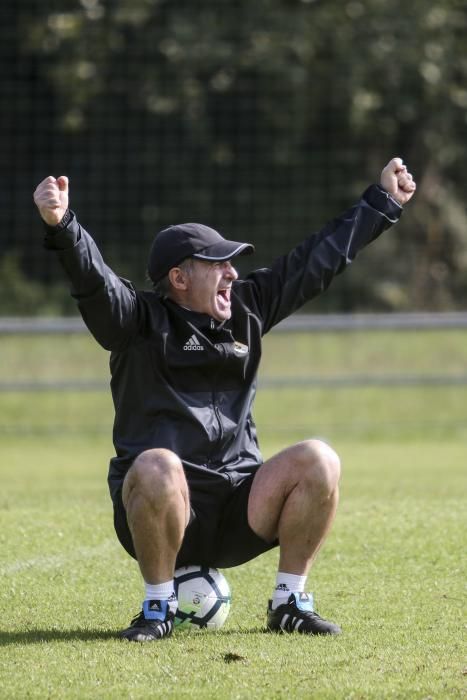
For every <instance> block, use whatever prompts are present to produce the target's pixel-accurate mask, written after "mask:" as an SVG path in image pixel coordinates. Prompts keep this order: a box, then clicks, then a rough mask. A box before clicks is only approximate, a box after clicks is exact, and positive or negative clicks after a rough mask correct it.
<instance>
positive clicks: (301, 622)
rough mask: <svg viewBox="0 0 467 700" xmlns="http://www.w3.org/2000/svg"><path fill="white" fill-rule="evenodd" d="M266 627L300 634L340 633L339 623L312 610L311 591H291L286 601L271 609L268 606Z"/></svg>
mask: <svg viewBox="0 0 467 700" xmlns="http://www.w3.org/2000/svg"><path fill="white" fill-rule="evenodd" d="M267 628H268V630H270V631H271V632H300V633H301V634H340V633H341V632H342V630H341V628H340V627H339V625H336V624H334V622H328V621H327V620H323V618H322V617H320V616H319V615H318V613H316V612H314V610H313V596H312V595H311V593H291V594H290V596H289V599H288V601H287V603H283V604H282V605H279V606H278V607H277V608H276V609H275V610H273V609H272V601H271V600H270V601H269V606H268V622H267Z"/></svg>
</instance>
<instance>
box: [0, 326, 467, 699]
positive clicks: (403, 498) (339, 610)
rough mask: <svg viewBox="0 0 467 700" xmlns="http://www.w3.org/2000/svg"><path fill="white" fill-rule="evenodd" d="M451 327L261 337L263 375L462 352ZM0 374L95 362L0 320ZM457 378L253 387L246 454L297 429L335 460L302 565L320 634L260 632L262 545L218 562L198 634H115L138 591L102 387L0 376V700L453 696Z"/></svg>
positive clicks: (420, 366) (415, 363)
mask: <svg viewBox="0 0 467 700" xmlns="http://www.w3.org/2000/svg"><path fill="white" fill-rule="evenodd" d="M466 340H467V337H466V334H465V333H461V332H451V333H434V332H428V333H413V334H411V333H403V334H394V333H393V334H390V333H388V334H386V333H384V334H382V333H358V334H342V335H339V334H320V335H319V336H318V335H316V336H315V335H301V336H297V337H289V336H275V337H272V336H271V339H270V341H268V343H267V345H266V350H265V358H264V372H263V377H264V378H265V379H268V378H272V379H275V378H278V377H285V376H287V377H289V378H290V377H291V378H292V379H294V378H300V377H306V376H308V377H312V376H320V377H323V376H325V377H337V376H342V375H344V374H346V375H349V374H350V375H354V376H360V375H363V374H369V373H370V374H371V373H373V374H374V375H375V376H376V375H377V374H378V373H384V374H385V375H388V374H389V375H391V374H392V375H393V376H396V375H397V376H399V375H401V374H414V373H415V374H416V373H419V374H421V375H428V374H429V373H432V374H444V375H446V376H447V377H454V376H456V375H459V374H461V373H463V372H464V373H465V372H466V370H467V342H466ZM1 343H2V358H3V360H6V361H5V362H4V361H3V360H2V364H1V368H0V381H11V380H12V379H15V381H18V382H20V381H22V380H30V379H31V378H33V379H35V380H37V379H39V380H47V379H53V380H56V379H69V378H77V377H78V378H80V379H83V380H89V379H93V380H99V381H100V380H105V379H106V364H107V357H106V354H105V353H103V352H101V351H99V350H98V349H96V348H95V347H94V345H93V344H92V342H91V341H90V340H89V339H88V338H86V337H84V336H70V337H69V338H59V337H58V338H57V337H49V338H45V339H43V338H32V337H31V338H26V337H23V338H13V337H11V338H3V339H2V340H1ZM466 393H467V389H466V387H465V386H464V385H461V384H458V385H456V384H455V383H451V384H449V383H447V384H446V385H444V384H442V383H441V384H436V385H430V384H429V383H427V384H426V385H421V386H418V385H406V386H404V385H402V386H395V385H394V386H391V385H389V386H387V385H385V386H374V385H370V386H342V387H340V388H339V387H334V388H332V387H322V386H312V385H311V386H306V384H305V383H304V385H303V387H302V388H300V387H297V386H293V387H291V388H287V387H285V388H281V389H280V390H277V389H274V388H270V387H269V388H268V387H267V385H266V384H265V387H264V389H263V390H262V392H261V393H260V394H259V397H258V402H257V408H256V419H257V423H258V428H259V433H260V436H262V438H263V439H262V447H263V451H264V453H265V455H266V456H269V455H270V454H273V453H274V452H275V451H277V450H278V449H280V448H281V447H283V446H285V445H287V444H289V443H292V442H294V441H296V440H299V439H302V438H304V437H308V436H310V435H320V436H323V437H325V438H327V439H329V440H330V441H331V442H332V444H333V445H334V447H335V448H336V449H337V451H338V452H339V453H340V455H341V457H342V462H343V480H342V490H341V494H342V498H341V506H340V509H339V513H338V517H337V520H336V524H335V527H334V529H333V531H332V534H331V536H330V538H329V540H328V542H327V544H326V546H325V548H324V549H323V550H322V552H321V554H320V557H319V559H318V561H317V563H316V565H315V567H314V569H313V571H312V574H311V575H310V578H309V588H310V590H313V591H314V593H315V598H316V602H317V608H318V610H319V611H320V612H321V613H322V614H323V615H324V616H329V617H330V618H331V619H334V620H335V621H337V622H339V623H340V624H341V625H342V627H343V629H344V634H343V635H342V636H341V637H339V638H335V639H321V638H316V639H315V638H309V639H308V638H302V637H299V636H297V637H295V636H275V635H269V634H266V633H265V632H264V624H265V606H266V600H267V598H268V596H269V595H270V592H271V588H272V586H273V582H274V576H275V569H276V562H277V553H276V552H271V553H269V554H267V555H263V556H262V557H259V558H258V559H256V560H254V561H252V562H250V563H249V564H247V565H245V566H243V567H238V568H235V569H229V570H224V573H225V575H226V576H227V578H228V580H229V582H230V584H231V588H232V593H233V606H232V612H231V614H230V617H229V619H228V621H227V623H226V625H225V627H224V628H223V629H222V630H220V631H219V632H218V633H206V634H204V633H199V634H189V633H178V634H175V635H174V636H173V637H172V638H171V639H169V640H165V641H164V642H161V643H159V644H153V645H146V646H144V645H130V644H128V643H124V642H121V641H120V640H118V639H117V638H116V634H117V633H118V631H119V630H120V629H122V628H123V627H124V626H126V625H127V624H128V622H129V620H130V618H131V617H132V616H133V615H134V614H135V613H136V612H137V611H138V609H139V607H140V604H141V593H142V586H141V582H140V577H139V574H138V570H137V567H136V565H135V563H134V562H133V561H132V560H130V559H129V558H128V557H127V556H126V554H125V553H124V551H123V550H122V549H121V548H120V547H119V545H118V543H117V542H116V538H115V536H114V533H113V528H112V522H111V511H110V501H109V498H108V495H107V487H106V470H107V462H108V458H109V456H110V455H111V454H112V446H111V442H110V430H111V418H112V415H111V403H110V399H109V397H108V395H107V394H106V393H105V392H99V391H94V392H79V391H74V392H71V391H46V392H34V391H16V392H5V393H2V394H0V451H1V462H0V470H1V479H2V489H1V492H0V539H1V548H0V552H1V554H0V557H1V558H0V580H1V584H2V585H1V588H0V606H1V607H0V610H1V619H2V624H1V632H0V645H1V649H0V698H8V699H9V698H143V697H157V698H159V697H160V698H162V697H170V698H178V697H180V698H181V697H192V698H221V699H222V698H245V699H247V698H285V697H289V698H410V699H411V698H417V699H418V698H419V699H422V698H424V699H426V700H428V698H440V699H441V698H458V697H459V698H460V697H465V696H466V694H467V688H466V679H467V675H466V674H467V661H466V659H465V641H466V635H465V623H466V619H465V601H466V598H465V580H466V579H465V574H466V566H465V565H466V557H465V533H466V524H467V517H466V508H465V494H466V461H467V460H466V458H467V449H466V438H467V396H466Z"/></svg>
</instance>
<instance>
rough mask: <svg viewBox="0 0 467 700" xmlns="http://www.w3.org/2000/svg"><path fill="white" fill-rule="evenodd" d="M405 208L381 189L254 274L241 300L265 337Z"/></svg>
mask: <svg viewBox="0 0 467 700" xmlns="http://www.w3.org/2000/svg"><path fill="white" fill-rule="evenodd" d="M401 212H402V208H401V206H400V205H399V204H398V203H397V202H396V201H395V200H394V199H393V198H392V197H391V196H390V195H389V194H388V193H387V192H386V191H385V190H383V189H381V188H380V187H379V186H377V185H372V186H371V187H369V188H368V189H367V190H366V191H365V193H364V194H363V196H362V199H361V200H360V201H359V202H358V203H357V204H356V205H355V206H354V207H352V208H351V209H349V210H347V211H346V212H344V213H343V214H342V215H341V216H339V217H337V218H336V219H333V220H332V221H330V222H329V223H327V224H326V225H325V226H324V228H323V229H321V230H320V231H319V232H318V233H315V234H314V235H311V236H310V237H309V238H307V239H306V240H305V241H304V242H303V243H301V244H299V245H298V246H297V247H296V248H294V249H293V250H291V251H290V253H288V254H287V255H284V256H282V257H280V258H278V259H277V260H276V261H275V262H274V263H273V265H272V266H271V268H264V269H260V270H256V271H254V272H252V273H251V274H249V275H248V276H247V277H246V278H245V280H244V282H243V283H240V286H239V288H238V289H239V295H240V296H241V297H243V299H244V301H246V302H247V303H249V304H252V306H253V308H254V311H255V313H256V314H257V315H258V316H259V317H260V318H261V319H262V323H263V329H262V332H263V335H264V334H265V333H267V332H268V331H269V330H270V329H271V328H272V327H273V326H274V325H276V324H277V323H279V322H280V321H282V320H283V319H284V318H286V317H287V316H289V315H290V314H292V313H293V312H294V311H296V310H297V309H298V308H300V306H302V305H303V304H304V303H305V302H307V301H309V300H310V299H313V297H315V296H317V295H318V294H321V292H323V291H324V290H325V289H327V287H328V286H329V284H330V283H331V281H332V279H333V278H334V276H335V275H338V274H339V273H341V272H342V271H343V270H344V269H345V268H346V267H347V266H348V265H350V263H351V262H352V261H353V259H354V258H355V256H356V255H357V253H358V252H359V250H361V249H362V248H364V247H365V246H367V245H368V244H369V243H371V241H373V240H375V239H376V238H377V237H378V236H379V235H380V234H381V233H382V232H383V231H385V230H386V229H387V228H389V226H391V225H392V224H394V223H396V222H397V221H398V219H399V217H400V215H401Z"/></svg>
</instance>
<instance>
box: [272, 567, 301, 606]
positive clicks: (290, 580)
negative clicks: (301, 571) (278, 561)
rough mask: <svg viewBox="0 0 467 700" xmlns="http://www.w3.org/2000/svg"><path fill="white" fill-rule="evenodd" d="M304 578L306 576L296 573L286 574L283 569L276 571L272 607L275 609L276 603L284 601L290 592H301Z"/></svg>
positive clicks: (279, 603) (280, 603)
mask: <svg viewBox="0 0 467 700" xmlns="http://www.w3.org/2000/svg"><path fill="white" fill-rule="evenodd" d="M306 579H307V577H306V576H297V574H287V573H285V572H284V571H278V572H277V576H276V587H275V589H274V592H273V594H272V609H273V610H275V609H276V608H277V606H278V605H282V604H283V603H286V602H287V600H288V598H289V596H290V594H291V593H303V591H304V590H305V584H306Z"/></svg>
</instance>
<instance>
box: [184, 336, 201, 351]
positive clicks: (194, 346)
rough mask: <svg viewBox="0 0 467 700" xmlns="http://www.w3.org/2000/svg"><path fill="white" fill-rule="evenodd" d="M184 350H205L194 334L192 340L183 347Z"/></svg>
mask: <svg viewBox="0 0 467 700" xmlns="http://www.w3.org/2000/svg"><path fill="white" fill-rule="evenodd" d="M183 349H184V350H204V345H201V343H200V342H199V340H198V338H197V337H196V335H195V334H194V333H193V335H192V336H191V338H190V339H189V340H187V341H186V344H185V345H184V346H183Z"/></svg>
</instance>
